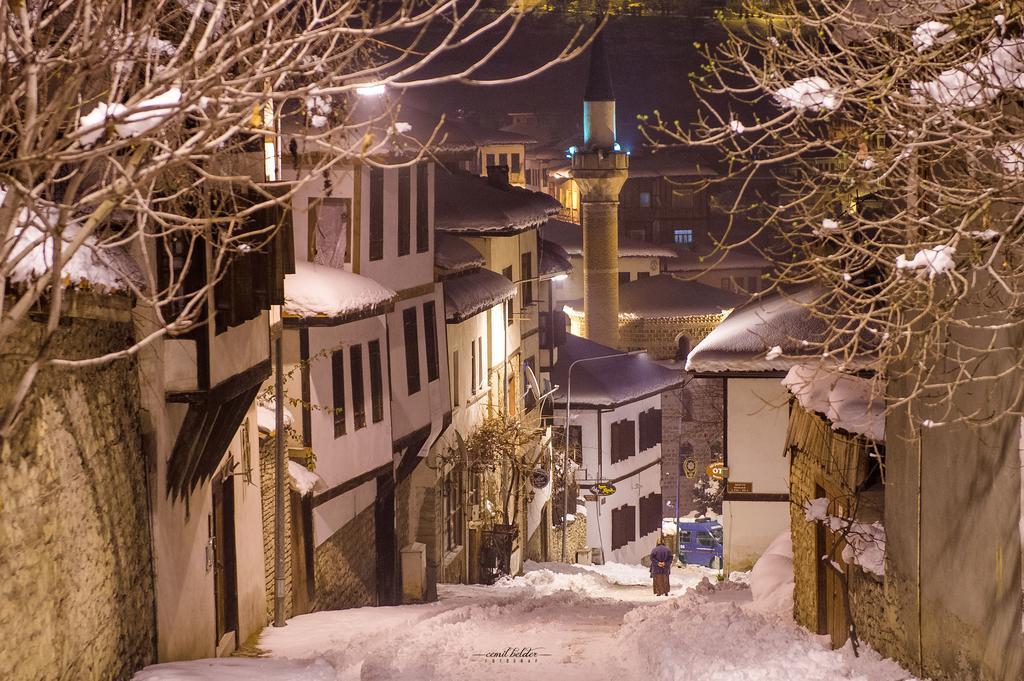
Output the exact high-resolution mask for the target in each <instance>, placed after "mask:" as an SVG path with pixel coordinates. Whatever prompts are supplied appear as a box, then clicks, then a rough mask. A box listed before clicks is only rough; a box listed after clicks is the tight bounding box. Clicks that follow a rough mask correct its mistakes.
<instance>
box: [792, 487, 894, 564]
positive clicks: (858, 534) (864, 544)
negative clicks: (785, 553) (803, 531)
mask: <svg viewBox="0 0 1024 681" xmlns="http://www.w3.org/2000/svg"><path fill="white" fill-rule="evenodd" d="M828 506H829V501H828V499H825V498H819V499H812V500H810V501H806V502H804V517H805V518H807V521H808V522H822V523H825V524H826V525H827V526H828V528H829V529H830V530H832V531H833V532H836V533H839V534H841V535H843V538H844V539H845V541H846V546H844V547H843V560H844V561H846V563H847V564H852V565H859V566H860V567H862V568H863V569H864V570H866V571H867V572H870V573H872V574H875V575H878V576H879V577H883V576H885V527H883V526H882V524H881V523H879V522H874V523H862V522H859V521H857V520H851V519H849V518H840V517H839V516H834V515H829V513H828Z"/></svg>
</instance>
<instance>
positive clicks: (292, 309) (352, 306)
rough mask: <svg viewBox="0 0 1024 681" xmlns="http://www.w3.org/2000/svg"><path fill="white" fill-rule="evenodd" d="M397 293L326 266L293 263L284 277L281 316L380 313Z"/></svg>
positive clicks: (360, 277) (363, 278)
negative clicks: (290, 272)
mask: <svg viewBox="0 0 1024 681" xmlns="http://www.w3.org/2000/svg"><path fill="white" fill-rule="evenodd" d="M396 296H397V294H396V293H395V292H394V291H392V290H391V289H389V288H385V287H384V286H381V285H380V284H378V283H377V282H375V281H374V280H372V279H368V278H367V277H363V276H360V275H358V274H353V273H352V272H348V271H346V270H339V269H336V268H334V267H327V266H326V265H316V264H314V263H311V262H306V261H305V260H296V262H295V274H289V275H287V276H285V278H284V314H285V315H288V316H291V317H344V316H347V315H355V314H357V313H370V312H373V311H375V310H383V309H384V307H385V306H386V305H387V304H388V303H390V302H391V301H393V300H394V299H395V298H396Z"/></svg>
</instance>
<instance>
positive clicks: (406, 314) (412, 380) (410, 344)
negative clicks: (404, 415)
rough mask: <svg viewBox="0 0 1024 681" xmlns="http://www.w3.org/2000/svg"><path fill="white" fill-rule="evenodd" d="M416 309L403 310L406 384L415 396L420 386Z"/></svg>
mask: <svg viewBox="0 0 1024 681" xmlns="http://www.w3.org/2000/svg"><path fill="white" fill-rule="evenodd" d="M418 316H419V315H417V314H416V308H415V307H407V308H405V309H404V310H402V332H403V334H404V337H405V382H406V387H407V388H408V391H409V394H410V395H415V394H416V393H418V392H419V391H420V388H421V387H422V386H421V385H420V344H419V329H418V328H417V324H418V322H417V317H418Z"/></svg>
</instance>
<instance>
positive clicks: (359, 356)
mask: <svg viewBox="0 0 1024 681" xmlns="http://www.w3.org/2000/svg"><path fill="white" fill-rule="evenodd" d="M348 357H349V362H350V364H351V369H350V371H349V383H350V384H351V386H352V430H359V429H360V428H365V427H366V385H365V383H364V382H363V377H364V373H363V346H362V344H361V343H356V344H354V345H352V346H350V347H349V349H348Z"/></svg>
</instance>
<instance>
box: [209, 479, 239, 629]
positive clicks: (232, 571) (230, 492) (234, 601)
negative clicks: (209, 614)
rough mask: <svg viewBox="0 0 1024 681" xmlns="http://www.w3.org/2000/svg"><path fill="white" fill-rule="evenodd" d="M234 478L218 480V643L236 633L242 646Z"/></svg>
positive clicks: (214, 530) (213, 532)
mask: <svg viewBox="0 0 1024 681" xmlns="http://www.w3.org/2000/svg"><path fill="white" fill-rule="evenodd" d="M234 482H235V481H234V478H233V477H231V475H228V474H221V475H219V476H216V477H215V478H214V483H213V513H212V514H211V517H210V539H211V541H212V544H213V593H214V603H215V606H216V617H217V640H216V641H214V646H215V647H217V648H220V646H221V642H222V640H223V639H224V636H225V635H226V634H228V633H232V634H234V637H235V641H234V647H237V646H238V571H237V569H236V567H235V486H234Z"/></svg>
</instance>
